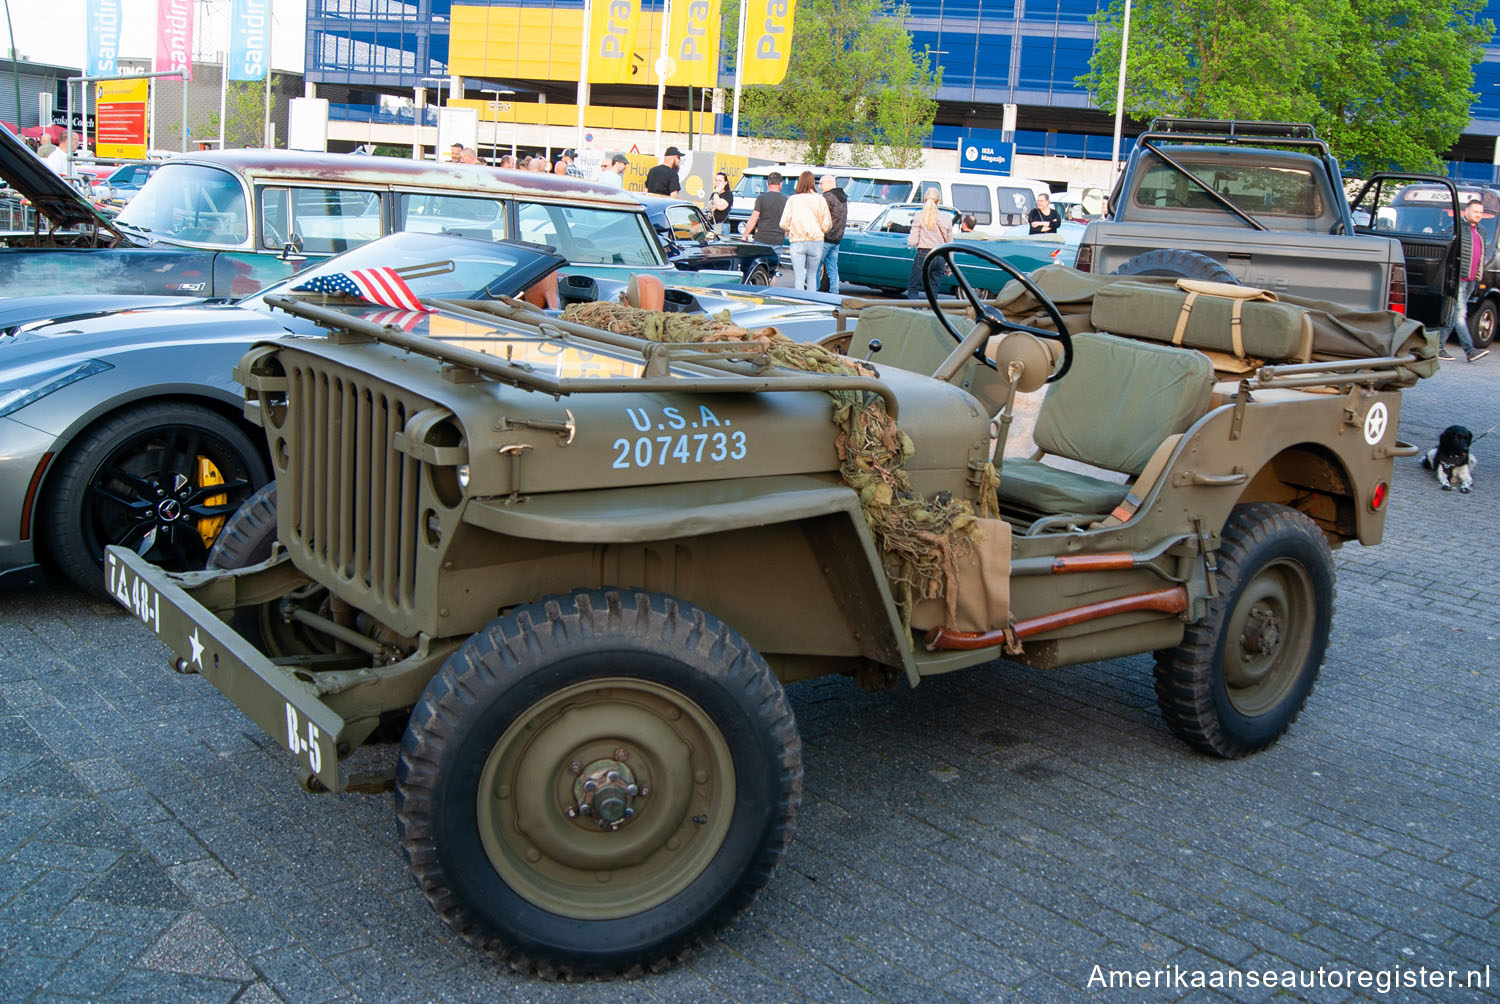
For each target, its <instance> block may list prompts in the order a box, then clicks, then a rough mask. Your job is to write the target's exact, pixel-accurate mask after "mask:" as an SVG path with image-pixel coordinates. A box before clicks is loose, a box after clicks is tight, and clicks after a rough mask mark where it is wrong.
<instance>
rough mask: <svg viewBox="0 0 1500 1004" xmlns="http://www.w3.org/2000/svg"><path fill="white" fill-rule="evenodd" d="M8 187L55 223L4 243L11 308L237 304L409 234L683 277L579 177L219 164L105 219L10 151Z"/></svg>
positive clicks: (198, 161)
mask: <svg viewBox="0 0 1500 1004" xmlns="http://www.w3.org/2000/svg"><path fill="white" fill-rule="evenodd" d="M0 177H3V178H4V179H5V180H6V181H8V182H10V183H11V184H12V185H13V186H14V187H15V188H17V189H18V190H19V191H21V192H22V194H24V195H26V196H27V197H28V198H29V199H31V201H32V202H33V203H34V204H35V205H36V207H37V210H38V211H39V212H41V213H42V214H43V215H44V216H46V217H47V218H48V220H49V226H48V227H46V228H43V230H42V232H40V233H33V232H27V233H22V234H10V235H6V236H5V237H4V238H3V243H4V244H5V245H6V246H4V247H0V296H33V295H36V294H38V293H50V294H60V295H62V294H74V293H136V294H139V293H147V294H155V293H167V294H175V295H180V296H193V297H240V296H246V295H248V294H250V293H253V292H255V291H256V290H258V289H260V288H261V287H262V286H265V285H267V284H269V283H273V282H277V281H279V280H281V279H283V278H285V277H287V276H289V275H292V274H293V273H295V272H297V271H299V270H301V269H304V268H306V267H308V265H309V264H310V263H313V262H315V261H317V260H319V259H322V258H326V257H328V256H330V255H334V254H338V253H340V252H343V251H347V250H348V249H350V248H352V247H356V246H358V245H359V244H363V243H365V242H367V241H371V240H374V239H375V238H376V237H379V236H381V235H382V234H388V233H393V232H397V231H400V230H405V229H413V230H418V231H423V232H448V233H457V234H462V235H466V236H475V237H484V238H486V239H493V240H499V239H505V238H512V237H516V238H520V239H522V240H530V241H537V242H541V243H545V244H549V245H552V246H554V247H555V248H556V249H557V251H558V253H559V254H561V255H562V256H563V257H564V258H566V259H567V261H568V263H569V266H568V267H569V270H570V271H572V272H582V273H584V274H589V275H596V276H599V277H601V278H603V277H610V276H619V277H622V278H624V277H627V276H628V275H629V274H631V273H634V272H651V273H655V274H658V275H661V276H663V277H664V278H665V277H668V276H672V275H674V274H675V270H674V269H673V267H672V266H671V265H669V264H668V263H667V261H666V258H665V257H664V256H663V254H662V250H661V246H660V245H659V243H658V242H657V240H656V236H655V234H654V232H653V231H652V230H651V226H650V223H649V222H648V221H647V219H646V213H645V209H644V208H643V207H642V206H641V205H640V204H639V203H637V202H636V201H635V200H634V199H633V198H631V197H630V196H629V195H626V194H624V193H622V192H620V191H618V190H612V189H608V188H604V187H602V186H599V185H595V184H592V183H590V182H585V181H581V180H579V179H575V178H565V177H554V176H552V175H539V174H532V173H527V172H522V171H502V170H498V169H495V168H490V167H484V166H480V165H461V164H433V163H425V162H421V161H413V160H402V159H399V158H393V157H356V156H351V155H340V154H323V153H304V152H299V151H287V150H226V151H210V152H206V153H199V154H193V155H191V156H186V155H185V156H181V157H174V158H172V159H171V160H168V161H165V162H163V163H162V164H161V165H160V166H159V167H158V168H157V169H156V172H155V173H154V174H153V175H152V177H151V179H150V180H149V181H147V182H146V184H145V186H144V187H143V188H142V189H141V191H140V193H139V194H137V195H136V197H135V198H134V199H132V200H131V202H130V204H129V205H128V206H126V207H125V209H124V210H122V211H121V212H120V214H119V216H117V217H116V218H115V219H114V220H109V219H107V218H106V217H105V216H104V215H103V214H102V213H100V212H99V211H98V210H97V209H95V208H94V207H93V206H91V205H89V204H88V203H87V201H85V200H84V199H83V198H81V197H80V196H79V194H78V193H77V192H75V191H73V190H72V189H71V188H69V187H68V186H67V185H66V184H65V183H64V182H63V180H62V179H60V178H58V177H57V176H56V175H55V174H53V173H52V172H51V171H49V170H47V168H46V165H44V164H42V163H41V162H40V161H38V160H37V158H36V157H35V156H33V155H32V154H31V152H30V151H29V150H27V149H26V148H25V147H24V146H22V145H21V144H20V143H18V142H16V141H15V139H14V137H4V136H0ZM731 280H733V277H728V276H726V277H720V278H718V279H715V278H713V277H708V276H706V277H704V279H703V280H702V281H703V282H706V283H713V282H723V281H731Z"/></svg>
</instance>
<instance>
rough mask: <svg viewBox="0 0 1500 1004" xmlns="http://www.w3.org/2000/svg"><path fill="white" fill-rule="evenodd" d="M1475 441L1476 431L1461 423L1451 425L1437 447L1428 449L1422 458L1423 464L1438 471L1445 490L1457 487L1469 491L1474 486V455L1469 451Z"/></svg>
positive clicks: (1431, 469) (1439, 439)
mask: <svg viewBox="0 0 1500 1004" xmlns="http://www.w3.org/2000/svg"><path fill="white" fill-rule="evenodd" d="M1473 442H1474V433H1472V432H1470V431H1469V430H1468V429H1465V428H1464V427H1463V426H1461V425H1450V426H1448V428H1446V429H1444V430H1443V433H1442V435H1440V436H1438V444H1437V448H1436V449H1432V450H1428V451H1427V455H1426V456H1425V457H1423V458H1422V466H1423V467H1425V468H1427V469H1428V470H1430V471H1434V472H1436V473H1437V479H1438V484H1440V485H1442V486H1443V491H1445V492H1448V491H1452V490H1453V489H1454V488H1455V487H1456V488H1457V489H1458V490H1459V491H1461V492H1464V493H1468V491H1469V490H1470V489H1471V488H1473V487H1474V467H1475V463H1474V455H1473V454H1472V453H1470V452H1469V446H1470V445H1471V444H1472V443H1473Z"/></svg>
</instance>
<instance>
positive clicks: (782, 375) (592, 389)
mask: <svg viewBox="0 0 1500 1004" xmlns="http://www.w3.org/2000/svg"><path fill="white" fill-rule="evenodd" d="M265 302H266V304H267V305H268V306H271V307H276V308H277V309H279V310H284V311H286V312H287V313H289V314H292V315H294V316H296V317H305V318H307V319H308V320H310V321H316V322H317V323H318V324H320V325H322V326H324V327H327V328H333V329H340V330H344V331H348V332H351V333H353V334H356V335H361V336H363V337H365V338H370V339H373V340H374V341H377V342H381V343H383V344H386V345H393V346H396V347H397V348H402V349H406V350H407V351H409V352H415V353H417V354H418V355H423V356H428V357H430V358H432V359H437V360H440V361H442V362H446V363H452V364H453V365H455V366H460V367H463V368H466V369H471V370H474V371H475V372H478V373H483V374H485V375H487V376H489V377H492V378H494V379H495V380H499V381H501V382H503V383H508V384H512V385H513V386H516V387H521V388H524V389H528V390H537V391H541V392H542V393H545V394H551V395H552V396H553V397H563V396H566V395H570V394H606V393H619V392H622V391H632V392H635V391H646V392H649V393H656V392H661V393H685V394H756V393H760V392H762V391H783V392H795V391H823V392H825V393H826V392H828V391H864V392H866V393H870V394H878V395H880V397H881V398H882V399H883V400H884V401H885V411H886V414H887V415H889V416H890V417H891V418H892V419H896V418H898V417H899V407H900V406H899V405H898V403H897V401H896V392H895V390H893V389H892V388H891V387H890V385H889V384H887V383H885V382H884V381H883V380H877V379H875V378H874V377H862V376H844V375H842V374H831V373H800V372H798V371H796V370H787V369H780V368H777V369H774V370H770V371H768V372H766V373H765V375H763V376H748V375H746V376H738V375H736V376H722V377H634V378H624V379H618V378H617V379H608V378H606V379H599V380H593V379H580V378H576V377H550V376H547V375H546V374H543V373H538V372H537V371H536V370H534V369H532V368H531V367H530V366H524V365H517V364H514V363H508V362H506V361H505V360H503V359H501V358H500V357H498V356H493V355H490V354H488V353H485V352H476V351H475V350H473V349H466V348H463V347H461V346H458V345H450V344H447V343H445V342H444V341H443V340H442V339H437V338H428V337H425V336H420V335H412V334H408V333H407V332H404V331H400V330H398V329H397V328H395V327H394V326H391V325H381V324H375V323H373V322H371V321H366V320H364V319H363V318H359V317H354V316H352V315H350V314H346V313H344V312H343V311H341V310H334V309H332V308H329V307H320V306H316V305H314V304H311V303H304V302H302V301H300V300H295V299H293V298H291V297H289V296H283V295H280V294H274V293H273V294H271V295H269V296H267V297H266V299H265ZM601 341H602V340H601ZM646 362H647V360H646V358H645V354H644V353H642V354H641V365H642V367H643V368H644V367H645V364H646Z"/></svg>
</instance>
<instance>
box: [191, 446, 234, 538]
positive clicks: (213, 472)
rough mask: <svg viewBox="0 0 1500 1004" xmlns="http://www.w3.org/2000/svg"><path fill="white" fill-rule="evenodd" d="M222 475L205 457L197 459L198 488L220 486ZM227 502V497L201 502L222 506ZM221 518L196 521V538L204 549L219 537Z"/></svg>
mask: <svg viewBox="0 0 1500 1004" xmlns="http://www.w3.org/2000/svg"><path fill="white" fill-rule="evenodd" d="M223 483H224V475H222V474H220V473H219V469H218V468H217V467H215V466H214V462H213V461H212V460H209V459H208V458H207V457H199V458H198V487H199V488H207V487H208V486H209V485H222V484H223ZM228 501H229V495H228V494H223V495H211V496H209V497H208V498H206V499H204V500H203V504H204V505H206V506H208V505H223V504H224V503H226V502H228ZM224 520H225V517H223V516H205V517H203V518H202V519H200V520H199V521H198V536H200V537H202V538H203V546H204V547H212V546H213V543H214V539H215V538H216V537H218V536H219V531H220V530H222V529H224Z"/></svg>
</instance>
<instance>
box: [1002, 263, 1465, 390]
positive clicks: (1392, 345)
mask: <svg viewBox="0 0 1500 1004" xmlns="http://www.w3.org/2000/svg"><path fill="white" fill-rule="evenodd" d="M1030 278H1031V280H1032V281H1033V282H1034V283H1036V284H1037V286H1038V288H1040V289H1041V291H1042V292H1043V293H1045V294H1047V296H1048V297H1049V298H1051V299H1052V300H1053V302H1054V303H1056V304H1057V306H1058V309H1059V310H1060V311H1061V312H1062V314H1063V319H1064V320H1065V321H1066V322H1067V325H1068V330H1069V331H1071V332H1078V331H1087V330H1089V329H1090V320H1089V313H1090V310H1091V308H1092V305H1093V300H1094V297H1095V295H1096V294H1097V293H1098V291H1099V290H1100V289H1101V288H1103V287H1106V286H1111V285H1115V284H1119V283H1130V284H1133V285H1136V284H1138V285H1144V286H1155V287H1160V288H1162V289H1173V288H1175V286H1176V284H1177V280H1176V279H1175V278H1170V277H1156V276H1131V277H1129V278H1126V277H1124V276H1109V275H1104V276H1101V275H1093V274H1091V273H1088V272H1079V271H1078V270H1077V269H1073V268H1069V267H1067V266H1065V265H1047V266H1044V267H1042V268H1039V269H1037V270H1036V271H1035V272H1033V273H1031V276H1030ZM1277 296H1278V298H1279V300H1280V302H1281V303H1283V304H1292V305H1294V306H1297V307H1300V308H1302V309H1304V310H1306V311H1307V315H1308V318H1309V319H1310V320H1311V322H1312V329H1313V340H1312V360H1313V361H1314V362H1320V361H1325V362H1326V361H1332V360H1342V359H1367V358H1376V357H1381V356H1405V355H1411V356H1414V357H1415V358H1416V361H1415V362H1414V363H1411V364H1408V365H1404V366H1400V367H1397V368H1396V369H1395V371H1394V373H1395V376H1396V379H1395V381H1394V384H1395V385H1396V386H1402V387H1409V386H1411V385H1412V384H1414V383H1416V382H1417V380H1419V379H1421V378H1422V377H1430V376H1432V375H1433V374H1435V373H1436V372H1437V371H1438V360H1437V349H1438V341H1437V333H1436V332H1435V331H1434V332H1429V331H1428V330H1427V329H1425V328H1423V327H1422V325H1421V323H1420V322H1418V321H1414V320H1411V319H1409V318H1407V317H1404V316H1402V315H1401V314H1397V313H1394V312H1392V311H1389V310H1350V309H1349V308H1347V307H1343V306H1340V305H1339V304H1336V303H1331V302H1329V301H1327V300H1315V299H1312V298H1310V297H1301V296H1293V295H1289V294H1286V293H1278V294H1277ZM996 305H997V306H999V308H1000V309H1001V310H1002V311H1003V312H1004V313H1005V315H1006V316H1007V317H1008V318H1010V319H1012V320H1016V321H1022V322H1024V323H1027V324H1034V325H1036V326H1038V327H1043V328H1048V329H1051V328H1053V327H1055V325H1054V324H1053V322H1052V321H1051V320H1050V317H1049V315H1048V314H1047V313H1046V312H1045V311H1044V310H1042V309H1041V305H1040V303H1039V302H1038V301H1037V299H1036V298H1035V297H1034V296H1032V295H1031V294H1030V293H1029V292H1027V291H1026V290H1025V288H1024V287H1023V286H1022V285H1021V284H1020V283H1019V282H1014V281H1013V282H1011V283H1009V284H1008V285H1007V286H1006V287H1005V289H1004V290H1002V291H1001V293H1000V296H999V297H998V299H997V301H996ZM1293 361H1300V360H1294V359H1284V360H1283V359H1272V358H1268V359H1267V362H1272V363H1275V362H1293Z"/></svg>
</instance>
